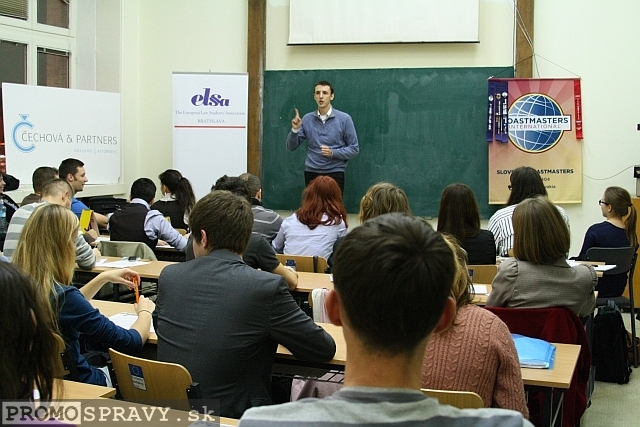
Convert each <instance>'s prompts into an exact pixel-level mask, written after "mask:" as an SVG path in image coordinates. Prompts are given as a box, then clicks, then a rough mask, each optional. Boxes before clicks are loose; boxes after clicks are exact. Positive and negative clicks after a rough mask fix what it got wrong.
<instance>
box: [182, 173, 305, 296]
mask: <svg viewBox="0 0 640 427" xmlns="http://www.w3.org/2000/svg"><path fill="white" fill-rule="evenodd" d="M248 187H249V186H248V185H247V182H246V181H245V180H243V179H241V178H240V177H237V176H227V175H224V176H222V177H221V178H219V179H218V180H217V181H216V183H215V184H214V186H213V187H212V190H227V191H231V192H232V193H233V194H237V195H238V196H240V197H243V198H244V199H246V200H247V201H250V200H251V197H250V196H249V194H250V193H249V188H248ZM251 211H252V212H253V207H252V209H251ZM253 226H254V227H255V216H254V222H253ZM192 240H193V239H191V238H190V239H189V242H192ZM189 242H188V243H187V249H186V250H185V252H186V253H187V261H189V260H190V259H193V258H194V257H193V249H191V247H190V244H189ZM242 260H243V261H244V262H246V263H247V265H248V266H249V267H253V268H259V269H260V270H263V271H270V272H272V273H273V274H277V275H279V276H282V277H284V278H285V280H286V281H287V286H289V290H294V289H295V288H296V287H297V286H298V273H296V271H295V270H293V269H292V268H291V267H287V266H284V265H282V263H281V262H280V261H279V260H278V257H276V251H275V250H274V249H273V246H271V244H270V243H269V242H268V241H267V239H266V238H265V236H263V235H262V234H260V233H256V232H255V231H254V232H252V233H251V237H250V238H249V243H248V245H247V248H246V249H245V250H244V252H243V253H242Z"/></svg>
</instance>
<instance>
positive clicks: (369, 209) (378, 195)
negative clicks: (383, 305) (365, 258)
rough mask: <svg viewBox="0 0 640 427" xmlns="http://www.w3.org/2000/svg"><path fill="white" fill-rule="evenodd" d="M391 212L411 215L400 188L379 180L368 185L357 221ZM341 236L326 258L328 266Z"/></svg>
mask: <svg viewBox="0 0 640 427" xmlns="http://www.w3.org/2000/svg"><path fill="white" fill-rule="evenodd" d="M391 212H400V213H406V214H408V215H411V208H410V207H409V199H408V198H407V194H406V193H405V192H404V190H403V189H402V188H400V187H398V186H396V185H393V184H391V183H388V182H379V183H377V184H373V185H372V186H371V187H369V189H368V190H367V192H366V193H365V195H364V196H362V199H360V212H359V213H358V221H360V224H362V223H363V222H365V221H366V220H368V219H370V218H375V217H377V216H378V215H382V214H386V213H391ZM343 238H344V237H338V239H337V240H336V242H335V243H334V245H333V253H332V254H331V257H330V258H329V259H328V260H327V261H328V264H329V267H332V266H333V257H334V256H333V254H334V253H335V252H336V250H337V249H338V246H339V245H340V242H341V241H342V239H343Z"/></svg>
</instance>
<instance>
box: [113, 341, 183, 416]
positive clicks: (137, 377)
mask: <svg viewBox="0 0 640 427" xmlns="http://www.w3.org/2000/svg"><path fill="white" fill-rule="evenodd" d="M109 354H110V355H111V362H112V364H113V369H114V371H115V374H116V379H117V381H118V390H119V391H120V394H121V395H122V398H123V399H124V400H127V401H130V402H135V403H145V404H155V405H160V404H162V405H160V406H170V407H171V408H173V409H180V410H183V411H188V410H189V409H190V404H189V394H188V393H189V392H188V390H189V389H190V388H191V387H192V384H193V381H192V380H191V374H190V373H189V371H187V369H186V368H185V367H184V366H182V365H178V364H176V363H166V362H158V361H155V360H148V359H140V358H138V357H133V356H128V355H126V354H123V353H120V352H118V351H116V350H114V349H112V348H110V349H109Z"/></svg>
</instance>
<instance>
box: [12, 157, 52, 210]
mask: <svg viewBox="0 0 640 427" xmlns="http://www.w3.org/2000/svg"><path fill="white" fill-rule="evenodd" d="M57 178H58V169H56V168H51V167H49V166H40V167H39V168H37V169H36V170H35V171H33V175H32V176H31V183H32V185H33V193H31V194H29V195H28V196H25V198H24V199H22V203H20V206H24V205H28V204H30V203H38V202H39V201H40V197H42V195H41V192H42V186H43V185H45V184H46V183H47V182H49V181H51V180H52V179H57Z"/></svg>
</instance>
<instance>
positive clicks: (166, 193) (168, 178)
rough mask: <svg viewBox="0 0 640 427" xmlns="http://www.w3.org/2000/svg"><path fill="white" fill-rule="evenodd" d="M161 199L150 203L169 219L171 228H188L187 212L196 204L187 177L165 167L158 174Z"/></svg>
mask: <svg viewBox="0 0 640 427" xmlns="http://www.w3.org/2000/svg"><path fill="white" fill-rule="evenodd" d="M158 178H160V191H162V199H160V200H158V201H156V202H155V203H154V204H153V205H151V209H155V210H158V211H160V212H161V213H162V215H164V216H165V217H169V218H170V219H171V226H172V227H173V228H182V229H184V230H188V229H189V212H191V209H193V206H194V205H195V204H196V195H195V194H193V187H191V183H190V182H189V180H188V179H187V178H185V177H184V176H182V174H181V173H180V172H178V171H177V170H175V169H167V170H166V171H164V172H162V173H161V174H160V176H159V177H158Z"/></svg>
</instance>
